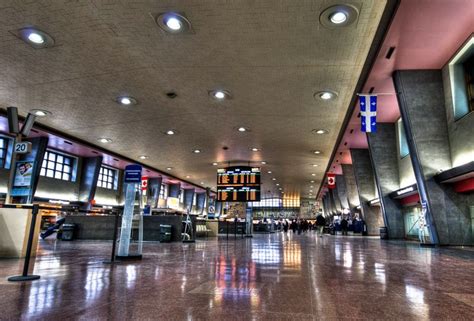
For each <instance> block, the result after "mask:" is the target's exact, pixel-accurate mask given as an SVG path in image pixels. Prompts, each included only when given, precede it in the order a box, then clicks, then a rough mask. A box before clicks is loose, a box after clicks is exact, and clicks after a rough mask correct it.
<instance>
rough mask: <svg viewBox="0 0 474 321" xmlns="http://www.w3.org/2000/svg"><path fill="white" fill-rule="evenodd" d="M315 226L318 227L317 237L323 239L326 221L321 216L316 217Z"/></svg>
mask: <svg viewBox="0 0 474 321" xmlns="http://www.w3.org/2000/svg"><path fill="white" fill-rule="evenodd" d="M316 225H317V226H318V233H319V237H323V231H324V226H326V219H325V218H324V216H323V215H322V214H319V215H318V216H316Z"/></svg>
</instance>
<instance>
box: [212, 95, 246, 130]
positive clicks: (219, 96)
mask: <svg viewBox="0 0 474 321" xmlns="http://www.w3.org/2000/svg"><path fill="white" fill-rule="evenodd" d="M209 96H211V98H213V99H215V100H217V101H223V100H226V99H230V98H231V97H232V96H231V94H230V92H229V91H228V90H224V89H214V90H211V91H209ZM240 128H244V127H240ZM240 128H239V129H238V130H239V131H241V132H243V131H246V130H247V129H246V128H245V130H243V131H242V130H240Z"/></svg>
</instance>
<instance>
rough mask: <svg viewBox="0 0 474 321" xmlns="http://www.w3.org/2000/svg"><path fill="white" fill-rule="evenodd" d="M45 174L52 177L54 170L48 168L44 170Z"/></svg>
mask: <svg viewBox="0 0 474 321" xmlns="http://www.w3.org/2000/svg"><path fill="white" fill-rule="evenodd" d="M46 176H48V177H53V176H54V171H53V170H51V169H48V171H47V172H46Z"/></svg>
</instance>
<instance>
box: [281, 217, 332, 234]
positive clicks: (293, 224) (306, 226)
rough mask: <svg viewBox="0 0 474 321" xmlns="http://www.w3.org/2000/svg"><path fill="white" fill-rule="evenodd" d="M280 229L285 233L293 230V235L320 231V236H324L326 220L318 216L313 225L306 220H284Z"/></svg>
mask: <svg viewBox="0 0 474 321" xmlns="http://www.w3.org/2000/svg"><path fill="white" fill-rule="evenodd" d="M277 225H278V229H280V225H281V229H282V230H283V232H285V233H287V232H288V230H292V231H293V233H296V232H298V234H301V233H305V232H307V231H311V230H316V229H317V230H318V232H319V235H320V236H322V235H323V230H324V226H326V219H325V218H324V217H323V216H322V215H318V217H316V222H314V223H312V222H311V221H308V220H306V219H293V220H291V221H289V220H287V219H284V220H280V221H279V222H278V224H277Z"/></svg>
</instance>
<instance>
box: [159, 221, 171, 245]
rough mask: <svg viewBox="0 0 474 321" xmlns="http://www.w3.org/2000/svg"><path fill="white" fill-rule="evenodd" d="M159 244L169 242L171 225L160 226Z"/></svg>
mask: <svg viewBox="0 0 474 321" xmlns="http://www.w3.org/2000/svg"><path fill="white" fill-rule="evenodd" d="M160 242H171V225H164V224H163V225H160Z"/></svg>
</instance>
